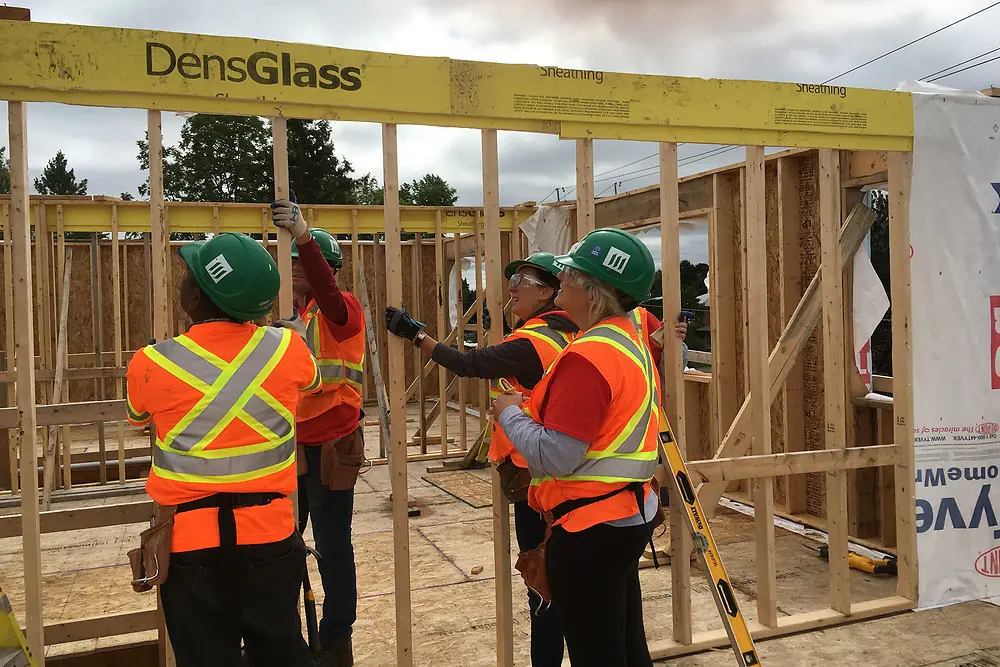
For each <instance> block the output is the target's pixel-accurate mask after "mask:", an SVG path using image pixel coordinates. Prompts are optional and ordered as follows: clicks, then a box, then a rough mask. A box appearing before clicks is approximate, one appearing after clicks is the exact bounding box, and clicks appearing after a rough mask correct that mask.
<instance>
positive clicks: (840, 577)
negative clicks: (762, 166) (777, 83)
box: [819, 149, 851, 614]
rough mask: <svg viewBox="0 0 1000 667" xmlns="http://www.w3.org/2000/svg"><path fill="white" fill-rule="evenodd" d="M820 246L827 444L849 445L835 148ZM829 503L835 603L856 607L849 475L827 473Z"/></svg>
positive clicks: (826, 152) (824, 191)
mask: <svg viewBox="0 0 1000 667" xmlns="http://www.w3.org/2000/svg"><path fill="white" fill-rule="evenodd" d="M819 211H820V246H821V249H822V258H823V285H822V295H823V382H824V384H823V386H824V392H823V395H824V399H825V404H826V405H825V419H824V429H825V431H826V448H827V449H844V448H846V446H847V440H846V433H845V431H846V430H847V413H846V407H845V403H846V400H845V396H846V393H845V392H846V388H845V384H844V377H845V376H844V294H843V275H844V274H843V271H842V270H841V268H842V262H841V249H840V240H839V234H840V220H841V216H840V168H839V162H838V156H837V153H836V151H833V150H830V149H820V151H819ZM826 507H827V517H828V523H829V526H830V531H829V536H830V607H831V608H832V609H834V610H836V611H839V612H840V613H842V614H847V613H850V610H851V579H850V574H851V573H850V567H849V565H848V562H847V552H848V544H847V539H848V537H847V475H846V473H845V472H844V471H832V472H828V473H827V475H826Z"/></svg>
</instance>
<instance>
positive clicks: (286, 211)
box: [271, 192, 309, 238]
mask: <svg viewBox="0 0 1000 667" xmlns="http://www.w3.org/2000/svg"><path fill="white" fill-rule="evenodd" d="M288 197H289V198H288V199H278V200H275V201H273V202H271V222H273V223H274V226H275V227H279V228H281V229H287V230H288V231H289V233H291V235H292V236H294V237H295V238H299V237H301V236H304V235H305V234H306V233H307V232H308V230H309V226H308V225H307V224H306V221H305V217H304V216H303V215H302V210H301V209H299V205H298V204H297V203H295V193H294V192H289V194H288Z"/></svg>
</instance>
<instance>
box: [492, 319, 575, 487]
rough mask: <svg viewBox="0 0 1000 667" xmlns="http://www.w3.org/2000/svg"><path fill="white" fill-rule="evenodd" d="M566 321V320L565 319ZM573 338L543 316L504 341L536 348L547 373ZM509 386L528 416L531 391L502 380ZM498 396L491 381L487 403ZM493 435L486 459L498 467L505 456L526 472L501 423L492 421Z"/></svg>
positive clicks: (495, 384) (523, 462) (525, 325)
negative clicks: (520, 397)
mask: <svg viewBox="0 0 1000 667" xmlns="http://www.w3.org/2000/svg"><path fill="white" fill-rule="evenodd" d="M553 314H558V315H565V313H564V312H563V311H559V310H554V311H550V312H548V313H545V315H553ZM567 317H568V316H567ZM574 337H575V334H570V333H566V332H564V331H556V330H555V329H553V328H552V327H550V326H549V323H548V322H546V321H545V319H544V318H543V317H542V316H539V317H533V318H531V319H530V320H528V321H527V322H525V323H524V324H522V325H521V326H520V327H518V328H517V329H515V330H514V331H512V332H511V333H510V334H509V335H508V336H507V337H506V338H504V340H505V341H507V340H518V339H524V340H528V341H530V342H531V345H532V347H534V348H535V353H536V354H537V355H538V358H539V360H541V362H542V368H543V369H548V368H549V366H551V365H552V362H554V361H555V360H556V357H558V356H559V353H560V352H562V351H563V349H564V348H565V347H566V346H567V345H569V343H570V341H571V340H573V338H574ZM503 379H504V380H505V381H506V382H508V383H509V384H510V385H511V386H512V387H513V389H514V391H519V392H521V395H522V396H523V398H524V402H523V404H522V408H523V409H524V410H525V412H526V413H527V414H528V415H529V416H530V415H531V412H530V407H528V405H529V401H530V399H531V390H530V389H528V388H527V387H524V386H523V385H522V384H521V383H520V382H518V381H517V378H514V377H509V378H503ZM499 395H500V387H499V382H497V381H496V380H494V381H493V382H491V383H490V400H491V401H493V400H496V398H497V396H499ZM492 430H493V432H492V434H490V452H489V457H490V460H492V461H493V462H494V463H500V462H502V461H503V460H504V459H505V458H507V457H508V456H509V457H510V460H511V462H512V463H513V464H514V465H516V466H518V467H519V468H527V467H528V462H527V461H525V460H524V457H523V456H522V455H521V453H520V452H518V451H517V450H516V449H514V445H513V444H512V443H511V441H510V440H508V439H507V434H505V433H504V432H503V428H502V427H501V426H500V422H498V421H496V420H495V419H494V420H493V429H492Z"/></svg>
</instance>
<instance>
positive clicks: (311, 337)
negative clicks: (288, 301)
mask: <svg viewBox="0 0 1000 667" xmlns="http://www.w3.org/2000/svg"><path fill="white" fill-rule="evenodd" d="M318 315H319V305H318V304H315V303H314V304H313V306H312V308H310V309H309V311H308V312H307V313H306V316H305V318H304V319H308V320H309V324H308V325H307V326H306V343H307V344H308V345H309V351H310V352H312V353H313V356H314V357H315V358H316V362H317V363H318V364H319V374H320V378H321V379H322V382H323V385H324V387H325V386H329V385H339V384H342V383H344V382H346V383H347V384H349V385H351V386H352V387H354V388H355V389H357V390H358V391H359V392H360V391H361V383H362V382H364V379H365V361H364V357H362V359H361V362H360V363H356V364H354V363H351V362H349V361H345V360H343V359H324V358H323V355H322V352H323V346H322V343H321V341H320V321H319V317H318Z"/></svg>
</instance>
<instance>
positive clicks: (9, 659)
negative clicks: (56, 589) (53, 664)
mask: <svg viewBox="0 0 1000 667" xmlns="http://www.w3.org/2000/svg"><path fill="white" fill-rule="evenodd" d="M0 667H38V663H37V662H35V660H34V658H32V657H31V649H29V648H28V642H27V641H25V639H24V633H22V632H21V625H20V624H19V623H18V622H17V618H16V617H15V616H14V610H13V609H12V608H11V606H10V600H8V599H7V594H6V593H4V592H3V588H0Z"/></svg>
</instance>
